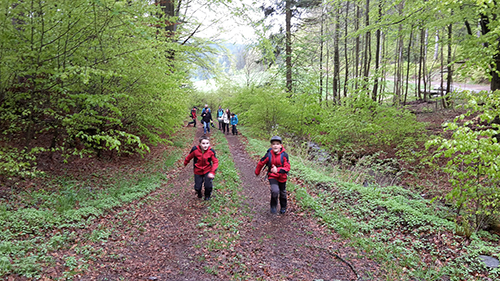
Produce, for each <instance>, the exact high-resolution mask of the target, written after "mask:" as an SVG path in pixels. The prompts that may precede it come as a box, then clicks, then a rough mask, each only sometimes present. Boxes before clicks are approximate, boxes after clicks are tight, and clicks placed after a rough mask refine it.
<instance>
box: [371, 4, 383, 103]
mask: <svg viewBox="0 0 500 281" xmlns="http://www.w3.org/2000/svg"><path fill="white" fill-rule="evenodd" d="M377 6H378V20H377V21H380V20H381V19H382V1H381V0H379V2H378V5H377ZM380 33H381V31H380V28H378V29H377V32H376V35H375V37H376V40H377V41H376V44H375V48H376V50H375V79H374V81H373V91H372V100H373V101H377V94H378V77H379V75H380V73H379V71H380V70H379V64H380V36H381V34H380Z"/></svg>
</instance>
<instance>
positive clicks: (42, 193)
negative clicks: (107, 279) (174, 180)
mask: <svg viewBox="0 0 500 281" xmlns="http://www.w3.org/2000/svg"><path fill="white" fill-rule="evenodd" d="M161 178H162V177H161V175H160V174H158V173H156V174H155V173H153V174H148V175H147V176H144V177H138V178H136V179H123V178H117V179H114V180H110V181H111V184H109V185H107V186H105V187H103V188H102V189H95V190H94V189H91V188H90V186H92V185H91V183H89V182H87V183H86V182H80V183H79V184H78V183H76V182H74V181H66V180H63V181H59V182H53V185H55V186H58V185H59V187H60V189H59V190H58V191H56V192H54V191H46V190H43V189H40V190H38V191H32V192H26V193H21V194H18V195H17V196H18V198H17V200H18V201H19V202H18V204H19V205H20V206H16V207H15V206H13V205H12V204H10V203H9V202H0V241H2V242H0V276H5V275H7V274H19V275H21V276H25V277H27V278H33V277H35V276H37V275H38V274H39V272H40V270H41V268H42V266H43V265H45V266H47V264H48V263H50V262H52V258H51V256H50V255H47V253H48V252H52V251H57V250H60V249H64V248H65V247H67V246H68V244H69V243H73V244H74V243H75V237H76V235H81V234H82V233H85V231H83V232H81V233H80V232H79V233H78V234H77V233H76V232H74V231H70V229H77V228H78V229H85V228H87V227H88V226H89V225H91V224H92V223H93V222H94V220H95V218H97V217H99V216H101V215H103V214H104V213H105V212H107V211H108V210H110V209H112V208H114V207H117V206H122V205H123V204H126V203H130V202H132V201H134V200H137V199H140V198H143V197H144V196H146V195H147V194H149V193H150V192H151V191H152V190H154V189H157V188H159V187H160V183H161ZM23 205H24V206H25V207H22V206H23ZM111 231H112V230H111V229H108V228H104V227H98V228H97V229H95V230H94V231H93V232H92V233H90V235H89V236H88V238H84V237H79V239H78V240H79V241H80V243H85V241H90V242H98V241H105V240H106V239H107V238H108V237H109V235H110V234H111ZM83 250H84V248H82V251H83ZM86 252H88V257H85V258H84V260H74V259H72V257H71V256H68V257H66V258H67V260H66V261H67V266H68V267H74V268H73V269H72V270H71V271H70V273H71V272H73V273H74V272H77V271H81V270H83V269H84V268H85V266H86V265H85V260H88V259H90V258H91V255H93V254H95V253H97V252H96V251H93V252H89V251H88V250H86Z"/></svg>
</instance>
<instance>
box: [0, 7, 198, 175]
mask: <svg viewBox="0 0 500 281" xmlns="http://www.w3.org/2000/svg"><path fill="white" fill-rule="evenodd" d="M159 9H160V7H159V6H156V5H150V4H149V3H147V2H143V1H142V2H141V1H132V2H130V1H129V2H126V1H114V0H103V1H84V0H76V1H62V2H61V1H54V0H49V1H41V0H36V1H31V2H29V3H28V2H19V1H15V0H7V1H3V2H2V4H1V5H0V10H1V12H0V25H1V26H2V28H1V29H0V39H1V40H0V41H1V44H0V100H1V101H2V102H1V105H0V128H2V132H3V135H2V136H1V139H0V141H2V143H3V142H4V141H16V142H17V143H20V144H22V146H21V148H18V149H17V150H18V151H19V153H20V155H19V157H18V158H15V157H13V156H11V155H12V153H8V155H7V157H2V161H1V163H2V164H1V165H2V167H1V168H2V169H0V173H1V174H4V175H10V174H18V175H28V174H30V173H31V174H32V173H33V170H32V166H33V165H34V163H33V161H31V160H30V161H26V159H27V158H30V157H34V156H36V153H32V151H33V150H32V148H33V147H36V148H40V149H50V150H53V149H59V150H62V151H64V153H66V154H77V155H82V154H85V153H94V152H97V153H98V154H100V153H101V151H104V150H115V151H117V152H119V153H120V152H136V151H148V149H149V148H148V146H147V144H146V143H148V144H149V143H152V144H153V145H155V144H157V143H158V142H161V141H163V140H162V138H160V135H162V134H168V133H171V132H172V131H173V128H174V127H175V126H176V125H178V124H179V123H180V122H181V121H182V119H183V116H184V112H185V107H186V96H187V94H188V93H189V92H190V88H189V87H181V86H182V85H183V84H184V83H185V82H184V81H185V78H186V77H187V72H186V71H185V69H184V64H183V61H184V60H185V57H184V56H183V53H185V52H186V51H187V49H186V48H182V47H181V46H180V45H179V44H177V43H175V42H165V41H163V40H158V39H157V38H162V34H161V32H162V31H161V30H162V29H158V28H155V27H154V26H155V25H156V24H157V23H158V22H157V21H158V20H159V19H158V18H157V17H155V16H152V15H157V14H159V13H157V11H158V10H159ZM189 51H190V52H195V51H193V50H189ZM173 54H176V56H175V59H174V58H173V57H172V55H173ZM40 134H44V135H49V136H50V138H51V139H52V142H51V143H39V142H36V143H34V141H33V139H34V138H36V137H37V136H39V135H40ZM48 145H50V148H48V147H47V146H48ZM24 147H27V148H24ZM38 152H39V151H38Z"/></svg>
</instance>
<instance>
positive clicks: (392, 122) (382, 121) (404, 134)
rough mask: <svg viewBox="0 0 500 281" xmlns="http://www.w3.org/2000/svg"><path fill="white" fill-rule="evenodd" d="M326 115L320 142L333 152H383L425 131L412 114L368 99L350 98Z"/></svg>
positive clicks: (362, 96) (364, 96) (366, 97)
mask: <svg viewBox="0 0 500 281" xmlns="http://www.w3.org/2000/svg"><path fill="white" fill-rule="evenodd" d="M324 114H325V117H324V120H323V122H322V123H321V124H320V125H319V126H318V130H319V135H318V136H317V140H318V141H319V142H321V143H323V144H328V145H329V146H331V147H332V149H333V150H340V151H346V150H349V149H352V150H359V149H361V148H363V147H371V148H382V147H383V146H386V145H390V144H394V143H400V142H403V141H404V140H405V139H407V138H408V137H411V136H412V135H414V134H415V133H418V132H419V130H421V129H423V124H421V123H418V122H417V120H416V118H415V116H414V115H412V114H411V113H410V112H408V111H405V110H400V109H398V108H395V107H388V106H383V105H380V104H378V103H376V102H374V101H372V100H371V99H370V98H369V97H368V96H366V95H359V96H355V97H349V98H346V99H344V103H343V104H342V105H338V106H335V107H334V108H332V109H331V110H329V111H327V112H325V113H324Z"/></svg>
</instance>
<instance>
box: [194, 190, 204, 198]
mask: <svg viewBox="0 0 500 281" xmlns="http://www.w3.org/2000/svg"><path fill="white" fill-rule="evenodd" d="M196 194H197V195H198V198H201V197H203V196H202V195H201V190H196Z"/></svg>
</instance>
